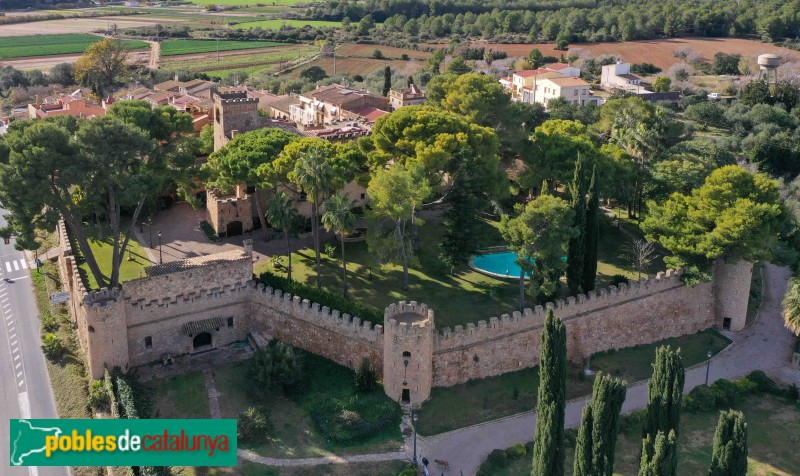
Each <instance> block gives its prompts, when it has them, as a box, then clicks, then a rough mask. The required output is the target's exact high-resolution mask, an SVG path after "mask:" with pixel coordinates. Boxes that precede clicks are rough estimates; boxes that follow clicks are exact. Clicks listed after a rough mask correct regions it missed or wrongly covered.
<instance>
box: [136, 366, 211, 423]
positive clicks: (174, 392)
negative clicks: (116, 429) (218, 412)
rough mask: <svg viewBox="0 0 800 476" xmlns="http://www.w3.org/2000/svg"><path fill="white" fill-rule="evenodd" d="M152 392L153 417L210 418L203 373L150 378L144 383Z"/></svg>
mask: <svg viewBox="0 0 800 476" xmlns="http://www.w3.org/2000/svg"><path fill="white" fill-rule="evenodd" d="M144 385H145V386H146V387H148V389H149V390H150V391H151V392H152V395H153V407H154V408H153V409H154V411H155V412H156V416H155V418H211V411H210V410H209V408H208V396H207V393H206V385H205V379H204V377H203V374H202V373H200V372H191V373H188V374H183V375H178V376H175V377H168V378H165V379H159V380H151V381H149V382H147V383H145V384H144Z"/></svg>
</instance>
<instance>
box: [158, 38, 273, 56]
mask: <svg viewBox="0 0 800 476" xmlns="http://www.w3.org/2000/svg"><path fill="white" fill-rule="evenodd" d="M283 45H285V43H276V42H274V41H238V40H220V41H216V40H169V41H165V42H163V43H161V56H175V55H188V54H192V53H208V52H211V51H233V50H249V49H253V48H270V47H273V46H283Z"/></svg>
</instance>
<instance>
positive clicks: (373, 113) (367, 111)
mask: <svg viewBox="0 0 800 476" xmlns="http://www.w3.org/2000/svg"><path fill="white" fill-rule="evenodd" d="M350 112H352V113H353V114H358V115H359V116H361V117H363V118H364V119H366V120H367V121H369V122H375V121H377V120H378V118H379V117H381V116H385V115H386V114H389V111H384V110H383V109H378V108H377V107H360V108H358V109H353V110H352V111H350Z"/></svg>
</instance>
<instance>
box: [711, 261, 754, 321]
mask: <svg viewBox="0 0 800 476" xmlns="http://www.w3.org/2000/svg"><path fill="white" fill-rule="evenodd" d="M752 278H753V263H751V262H749V261H745V260H738V261H725V260H724V259H718V260H717V261H716V263H714V299H715V301H716V302H715V304H716V306H715V307H716V314H717V316H716V317H717V326H718V327H719V328H721V329H725V330H731V331H734V332H736V331H740V330H742V329H744V326H745V323H746V322H745V321H746V320H747V303H748V301H749V300H750V281H751V279H752Z"/></svg>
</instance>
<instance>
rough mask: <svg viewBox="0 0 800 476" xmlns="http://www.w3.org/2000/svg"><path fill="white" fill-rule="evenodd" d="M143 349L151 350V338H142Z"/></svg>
mask: <svg viewBox="0 0 800 476" xmlns="http://www.w3.org/2000/svg"><path fill="white" fill-rule="evenodd" d="M144 348H145V349H152V348H153V338H152V337H150V336H147V337H145V338H144Z"/></svg>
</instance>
